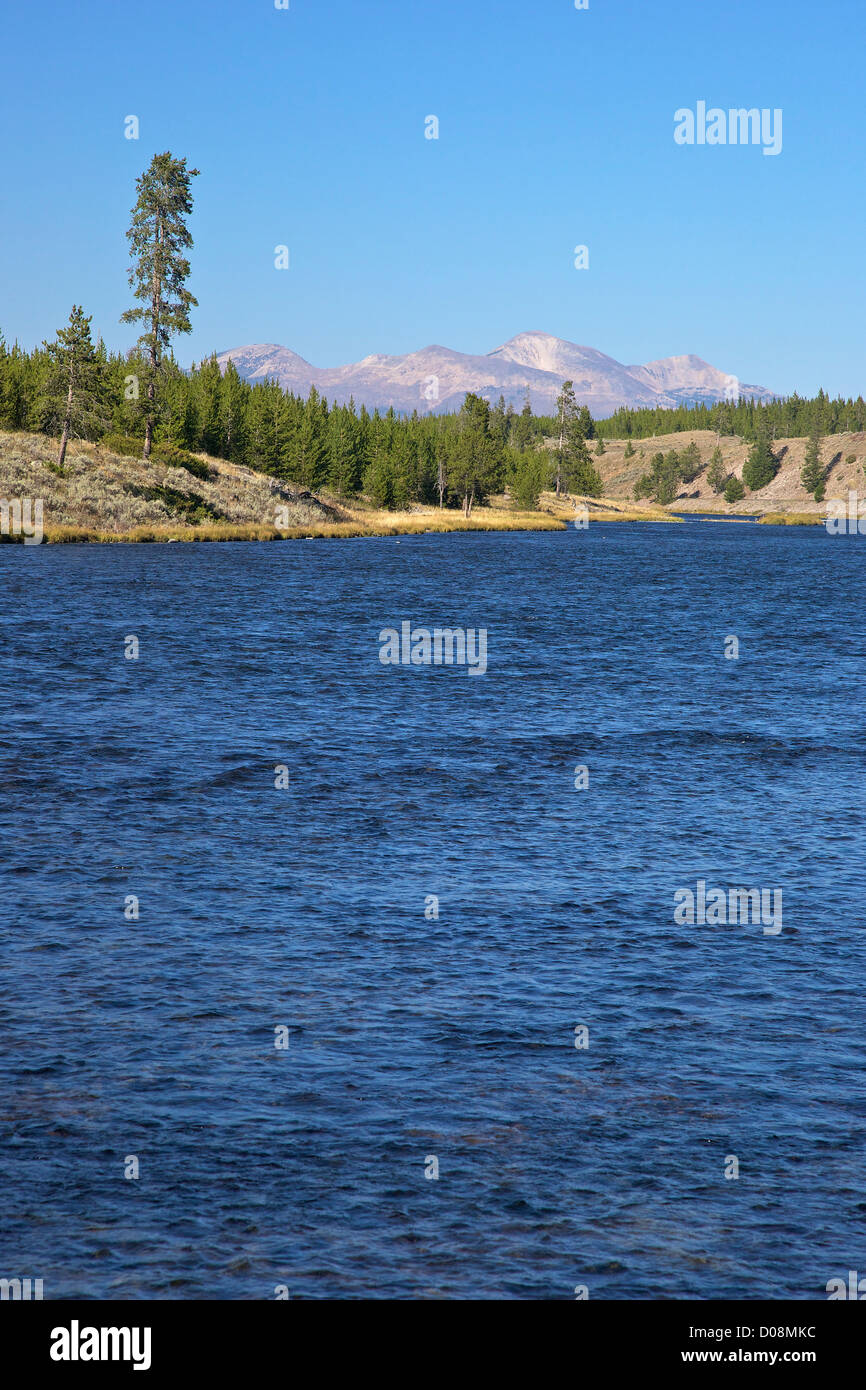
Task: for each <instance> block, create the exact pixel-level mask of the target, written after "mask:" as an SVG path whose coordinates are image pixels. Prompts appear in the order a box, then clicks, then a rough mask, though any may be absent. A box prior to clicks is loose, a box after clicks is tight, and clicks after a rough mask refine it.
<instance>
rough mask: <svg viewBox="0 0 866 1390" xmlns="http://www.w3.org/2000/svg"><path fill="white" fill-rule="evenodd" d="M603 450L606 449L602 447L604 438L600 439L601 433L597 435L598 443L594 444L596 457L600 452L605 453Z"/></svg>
mask: <svg viewBox="0 0 866 1390" xmlns="http://www.w3.org/2000/svg"><path fill="white" fill-rule="evenodd" d="M605 452H606V450H605V447H604V440H603V439H602V437H601V435H599V437H598V443H597V444H596V446H595V453H596V458H597V457H598V456H599V455H600V454H603V453H605Z"/></svg>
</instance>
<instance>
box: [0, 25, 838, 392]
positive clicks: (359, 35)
mask: <svg viewBox="0 0 866 1390" xmlns="http://www.w3.org/2000/svg"><path fill="white" fill-rule="evenodd" d="M0 24H2V30H0V32H2V38H3V42H2V45H0V49H2V53H0V79H2V80H0V111H2V129H3V132H4V138H3V155H2V161H3V177H2V181H0V188H2V193H0V199H2V241H3V253H2V272H0V329H2V331H3V332H4V334H5V336H6V338H7V339H9V340H12V339H14V338H16V337H17V338H18V339H19V340H20V341H21V342H22V343H24V344H26V345H27V346H31V345H32V344H34V343H36V342H39V341H40V340H41V339H42V338H43V337H51V336H53V334H54V332H55V330H56V329H57V327H58V326H59V325H60V324H61V323H63V322H64V321H65V319H66V317H67V314H68V312H69V308H70V306H71V304H72V303H73V302H80V303H82V304H83V305H84V307H85V310H86V312H87V313H92V314H93V316H94V328H95V329H98V330H99V331H100V332H101V333H102V334H103V336H104V337H105V339H106V341H107V342H108V343H109V345H110V346H112V347H125V346H127V345H129V344H130V343H131V341H132V338H133V330H131V329H129V328H127V327H125V326H121V325H120V324H119V323H118V318H119V316H120V314H121V312H122V311H123V310H124V309H125V308H126V307H128V305H129V303H130V300H129V290H128V288H127V284H126V266H127V264H128V257H127V252H126V241H125V237H124V232H125V230H126V227H127V225H128V222H129V209H130V207H131V205H132V202H133V200H134V179H135V177H136V175H137V174H139V173H140V172H141V171H142V169H143V168H145V167H146V165H147V164H148V163H149V161H150V158H151V156H152V155H153V154H154V153H156V152H159V151H161V150H164V149H170V150H171V151H172V152H173V153H174V154H176V155H185V156H187V157H188V158H189V160H190V163H191V164H194V165H196V166H198V168H199V169H200V170H201V177H200V178H198V179H196V180H195V182H194V190H195V212H194V215H193V220H192V230H193V233H194V237H195V248H194V250H193V252H192V263H193V274H192V277H191V280H190V288H191V289H192V291H193V293H194V294H195V295H196V296H197V298H198V300H199V303H200V307H199V309H197V310H196V311H195V312H194V319H193V323H194V332H193V334H192V335H191V337H189V338H181V339H179V340H178V341H177V342H176V352H177V356H178V358H179V360H180V361H181V362H183V363H184V364H186V363H188V362H189V361H190V360H192V359H193V358H199V357H201V356H202V355H205V354H206V353H208V352H210V351H211V350H212V349H217V350H220V349H223V348H228V347H234V346H239V345H241V344H244V343H250V342H277V343H282V344H284V345H285V346H287V347H291V348H293V349H294V350H295V351H296V352H299V353H300V354H301V355H302V356H303V357H306V358H307V359H308V360H309V361H312V362H313V363H315V364H316V365H318V366H336V365H338V364H340V363H344V362H349V361H354V360H356V359H358V358H360V357H363V356H366V355H367V354H368V353H373V352H385V353H401V352H408V351H411V350H413V349H415V348H419V347H423V346H425V345H426V344H428V343H443V344H445V345H447V346H449V347H454V348H458V349H460V350H461V351H465V352H488V351H490V350H491V349H492V348H494V347H496V346H497V345H498V344H499V343H501V342H503V341H505V340H506V339H507V338H510V337H511V336H513V335H514V334H515V333H518V332H521V331H523V330H525V329H530V328H536V329H543V330H545V331H547V332H550V333H553V334H556V335H557V336H559V337H563V338H568V339H571V340H572V341H575V342H578V343H583V344H588V345H590V346H593V347H597V348H600V349H601V350H602V351H605V352H608V353H610V354H611V355H613V356H614V357H617V358H618V359H620V360H621V361H625V362H641V361H646V360H648V359H651V358H655V357H664V356H668V355H670V354H673V353H682V352H695V353H698V354H699V355H700V356H702V357H705V358H707V359H708V360H709V361H711V362H713V363H714V364H715V365H717V366H719V367H722V368H723V369H724V370H726V371H730V372H734V373H736V374H737V375H738V376H739V377H740V379H741V380H744V381H751V382H758V383H761V384H764V385H768V386H770V387H773V388H775V389H777V390H781V391H785V392H789V391H793V390H795V389H797V390H799V391H801V392H812V391H814V390H816V389H817V388H818V386H819V385H823V386H824V387H825V388H826V389H828V390H829V391H830V392H831V393H833V394H835V393H837V392H841V393H842V394H845V395H848V394H853V395H857V394H858V393H859V392H861V391H866V312H864V310H866V293H864V270H866V266H864V242H866V193H864V185H866V177H864V165H863V158H864V149H866V138H864V137H866V115H864V108H866V95H864V90H863V59H864V52H866V45H864V39H866V3H864V0H822V3H821V4H815V3H811V2H810V3H807V0H725V3H722V4H711V3H708V0H590V6H589V9H588V10H586V11H577V10H575V8H574V3H573V0H429V3H426V2H425V0H291V8H290V9H289V10H288V11H285V10H277V9H275V7H274V4H273V0H171V3H168V0H149V2H148V3H147V4H124V3H120V0H83V3H80V2H78V0H76V3H68V2H67V0H40V3H38V4H35V3H29V4H22V5H16V6H14V7H13V6H12V5H11V4H10V5H7V6H6V8H5V13H4V15H3V17H2V21H0ZM699 100H705V101H706V102H707V103H708V105H709V106H719V107H722V108H729V107H732V106H733V107H738V106H747V107H751V106H757V107H760V108H763V107H768V108H776V107H781V108H782V110H783V113H784V116H783V149H782V153H781V154H780V155H779V156H778V157H767V156H765V155H763V153H762V151H761V149H760V148H755V147H741V146H726V147H717V148H712V147H708V146H703V147H699V146H693V147H680V146H678V145H676V144H675V143H674V140H673V128H674V120H673V116H674V111H675V110H677V109H678V108H680V107H692V108H694V107H695V105H696V103H697V102H698V101H699ZM130 114H134V115H137V116H138V117H139V119H140V122H141V138H140V139H139V140H137V141H132V140H126V139H125V138H124V134H123V130H124V127H123V122H124V117H125V116H127V115H130ZM428 115H436V116H438V118H439V121H440V138H439V140H438V141H433V140H426V139H425V138H424V118H425V117H426V116H428ZM279 243H285V244H287V245H288V246H289V248H290V254H291V268H290V270H288V271H286V272H281V271H277V270H275V269H274V267H273V253H274V247H275V246H276V245H277V244H279ZM579 243H581V244H586V245H588V246H589V249H590V268H589V270H588V271H577V270H575V269H574V267H573V248H574V247H575V245H577V244H579Z"/></svg>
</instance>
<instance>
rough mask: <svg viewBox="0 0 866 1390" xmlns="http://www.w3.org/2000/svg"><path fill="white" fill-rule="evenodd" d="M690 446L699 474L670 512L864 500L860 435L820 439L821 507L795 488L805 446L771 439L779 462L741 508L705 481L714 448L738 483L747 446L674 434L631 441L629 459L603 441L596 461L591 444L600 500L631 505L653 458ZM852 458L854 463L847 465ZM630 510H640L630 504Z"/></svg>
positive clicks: (808, 507) (807, 507)
mask: <svg viewBox="0 0 866 1390" xmlns="http://www.w3.org/2000/svg"><path fill="white" fill-rule="evenodd" d="M692 440H694V442H695V443H696V444H697V446H698V449H699V450H700V454H701V460H702V463H703V469H702V471H701V473H700V474H699V475H698V477H697V478H695V480H694V481H693V482H691V483H681V484H680V490H679V494H678V496H677V499H676V501H675V502H674V503H673V504H672V510H674V511H680V512H684V511H698V512H700V511H714V512H730V513H731V514H732V515H734V516H736V515H737V514H740V515H754V514H755V513H760V512H769V511H774V512H814V513H815V514H816V515H823V514H824V512H825V509H826V503H827V501H829V500H831V499H833V498H841V499H846V498H847V496H848V490H849V488H851V489H854V490H855V491H857V492H859V493H860V494H861V496H864V497H866V433H862V432H861V433H859V434H856V433H852V434H833V435H827V436H826V438H825V439H824V441H823V443H822V447H821V459H822V461H823V464H824V469H825V477H826V489H827V491H826V497H825V500H824V502H816V501H815V499H814V498H813V497H812V496H811V495H810V494H809V493H808V492H806V490H805V488H804V487H803V486H802V485H801V483H800V471H801V469H802V467H803V463H804V456H805V452H806V445H807V444H808V440H807V439H777V440H776V441H775V442H774V444H773V450H774V452H775V454H776V457H777V458H781V466H780V468H779V471H778V473H777V474H776V476H775V478H774V479H773V481H772V482H771V483H769V484H768V485H767V487H765V488H762V489H761V490H760V492H748V491H747V493H746V496H745V497H744V498H743V500H742V501H741V502H735V503H727V502H726V501H725V500H724V497H722V496H721V494H719V493H715V492H713V490H712V488H711V487H710V486H709V484H708V483H707V480H706V474H707V468H708V467H709V463H710V459H711V457H712V454H713V450H714V449H715V447H716V444H717V443H718V445H719V448H720V449H721V451H722V459H723V461H724V465H725V468H726V469H728V470H729V471H731V472H733V473H736V475H737V477H738V478H740V477H742V472H743V464H744V463H745V461H746V459H747V457H748V454H749V448H750V447H751V446H750V444H749V443H748V441H746V440H743V439H740V438H738V437H737V436H731V435H727V436H725V435H723V436H722V437H721V438H718V437H717V436H716V435H715V434H714V433H713V431H711V430H683V431H682V433H680V434H663V435H656V436H654V437H653V438H651V439H636V440H634V441H633V447H634V449H635V454H634V457H633V458H626V457H625V447H626V441H625V440H611V439H606V440H605V441H604V447H605V452H604V453H603V454H602V455H600V456H596V454H595V444H594V443H592V442H590V446H589V448H590V454H591V456H592V462H593V464H594V465H595V467H596V468H597V469H598V471H599V473H600V474H601V478H602V482H603V484H604V492H605V496H607V497H614V498H622V499H624V500H625V499H628V500H629V501H631V500H632V499H633V498H634V487H635V483H636V482H637V481H638V479H639V478H640V477H641V476H642V475H643V474H644V473H648V472H649V468H650V461H651V459H652V457H653V455H654V454H657V453H659V452H661V453H663V454H666V453H668V452H669V451H670V450H671V449H675V450H676V451H677V453H679V452H681V451H682V450H683V449H685V448H686V447H687V446H688V445H689V444H690V443H691V442H692ZM548 447H549V448H552V447H553V441H551V440H549V441H548ZM852 456H853V460H854V461H853V462H849V461H848V460H849V459H850V458H851V457H852ZM634 505H635V506H641V505H643V504H642V503H639V502H635V503H634ZM647 505H650V504H647Z"/></svg>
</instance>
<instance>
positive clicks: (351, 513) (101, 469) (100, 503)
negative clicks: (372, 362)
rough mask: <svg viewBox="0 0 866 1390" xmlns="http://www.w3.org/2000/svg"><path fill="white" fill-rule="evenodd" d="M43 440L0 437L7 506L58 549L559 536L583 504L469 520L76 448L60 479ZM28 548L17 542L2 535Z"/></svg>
mask: <svg viewBox="0 0 866 1390" xmlns="http://www.w3.org/2000/svg"><path fill="white" fill-rule="evenodd" d="M56 456H57V452H56V444H55V441H54V440H52V439H47V438H45V437H44V436H43V435H36V434H24V433H20V432H5V431H4V432H0V499H5V500H7V501H9V502H11V501H13V500H14V499H22V500H23V499H27V498H29V499H31V502H33V503H35V502H36V501H37V500H41V502H42V507H43V536H44V540H45V541H47V542H48V543H50V544H55V545H62V544H80V543H82V542H94V543H102V544H105V543H109V544H110V543H118V542H132V543H158V542H172V541H181V542H183V541H278V540H303V539H318V538H322V539H325V538H340V537H343V538H347V539H349V538H357V537H361V536H401V535H419V534H422V533H438V532H446V531H448V532H452V531H557V530H563V529H564V528H565V527H566V526H568V525H569V524H573V522H574V521H575V519H576V518H577V517H578V515H579V513H578V510H577V509H578V507H580V506H582V505H583V499H573V498H569V499H563V498H556V497H555V496H553V494H551V493H545V494H543V495H542V498H541V500H540V502H539V506H538V508H537V510H534V511H524V510H518V509H515V508H514V507H512V506H511V505H510V503H509V500H508V498H507V497H504V496H503V497H496V498H492V499H490V502H489V503H488V504H485V505H484V506H478V507H475V508H474V509H473V511H472V515H471V516H470V517H468V518H466V517H464V516H463V514H462V512H461V511H460V509H459V508H453V507H445V508H439V507H434V506H418V505H416V506H413V507H412V508H411V509H410V510H408V511H403V512H391V511H382V510H379V509H377V508H376V507H374V506H373V505H372V504H371V503H369V502H368V501H366V500H365V499H364V498H353V499H351V500H345V499H342V498H338V497H336V496H333V495H331V494H329V493H327V492H320V493H318V494H312V493H310V492H309V491H306V490H304V489H301V488H298V487H296V486H294V485H293V484H291V483H290V482H283V481H282V480H278V479H276V478H272V477H271V476H269V475H268V474H264V473H257V472H255V471H254V470H253V469H250V468H246V467H243V466H241V465H238V464H233V463H229V462H227V461H226V460H225V459H216V458H211V457H208V456H206V455H197V456H196V460H197V464H198V468H197V472H196V473H192V472H190V471H189V470H188V469H187V468H184V467H177V466H174V465H171V464H167V463H165V462H161V461H159V460H158V459H155V458H154V459H151V460H150V461H149V462H148V463H145V462H144V461H143V460H142V459H140V458H132V457H130V456H126V455H119V454H116V453H114V452H112V451H111V450H110V449H107V448H106V447H105V446H103V445H98V444H86V443H76V444H74V445H73V446H72V447H71V448H70V450H69V453H68V454H67V458H66V462H65V464H64V467H63V469H62V470H61V469H58V467H57V464H56ZM586 506H587V512H588V515H589V518H590V520H602V519H604V520H609V521H634V520H641V521H646V520H651V521H677V520H678V518H676V517H673V516H671V515H670V514H669V513H668V512H666V511H665V510H664V509H663V508H660V507H655V506H652V505H649V504H644V505H641V506H634V505H629V504H628V503H626V502H623V501H622V500H619V499H605V498H600V499H592V500H590V499H586ZM0 539H3V540H10V541H14V540H19V539H21V537H20V536H17V535H8V536H3V537H2V538H0Z"/></svg>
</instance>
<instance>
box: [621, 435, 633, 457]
mask: <svg viewBox="0 0 866 1390" xmlns="http://www.w3.org/2000/svg"><path fill="white" fill-rule="evenodd" d="M623 458H627V459H631V458H634V445H633V444H632V442H631V440H630V439H627V440H626V443H625V453H624V454H623Z"/></svg>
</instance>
